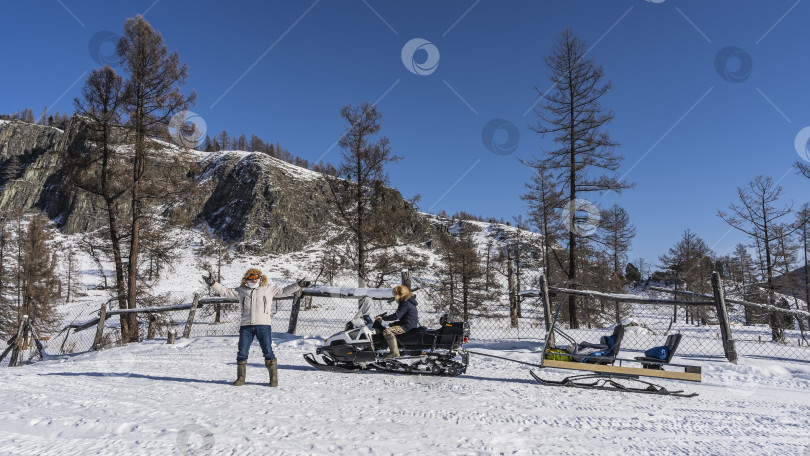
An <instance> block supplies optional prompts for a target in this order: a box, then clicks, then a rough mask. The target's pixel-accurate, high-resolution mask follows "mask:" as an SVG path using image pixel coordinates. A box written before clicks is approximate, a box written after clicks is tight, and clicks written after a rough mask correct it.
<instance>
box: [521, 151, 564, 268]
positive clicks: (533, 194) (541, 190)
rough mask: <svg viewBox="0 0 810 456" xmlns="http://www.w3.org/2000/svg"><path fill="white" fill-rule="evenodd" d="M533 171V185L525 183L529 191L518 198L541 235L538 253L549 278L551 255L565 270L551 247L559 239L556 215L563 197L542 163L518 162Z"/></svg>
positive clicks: (541, 161)
mask: <svg viewBox="0 0 810 456" xmlns="http://www.w3.org/2000/svg"><path fill="white" fill-rule="evenodd" d="M521 162H522V163H523V164H524V165H526V166H530V167H532V168H534V170H535V172H534V174H533V176H532V181H531V182H530V183H526V187H527V188H528V191H527V192H526V193H525V194H524V195H522V196H521V197H520V198H521V199H522V200H524V201H526V202H527V204H528V206H529V217H530V219H531V222H532V224H534V226H535V227H536V228H537V230H538V231H539V232H540V234H542V236H543V237H542V246H541V251H542V254H543V259H542V261H543V273H544V274H545V275H546V277H549V278H551V255H554V256H555V258H556V259H557V264H558V265H559V267H560V270H564V269H565V268H564V267H563V264H562V261H560V258H559V257H558V256H557V252H556V251H555V250H554V246H555V245H556V244H557V242H558V240H559V239H560V238H561V237H562V236H561V235H562V233H561V232H560V229H559V226H560V224H559V223H558V219H557V216H556V214H557V213H558V211H559V210H560V209H561V208H562V206H563V201H564V198H563V195H562V192H560V191H559V190H558V189H557V183H556V182H555V181H554V178H553V176H552V175H551V173H550V172H549V170H548V166H547V165H546V163H545V161H543V160H536V159H535V160H533V161H531V162H526V161H521Z"/></svg>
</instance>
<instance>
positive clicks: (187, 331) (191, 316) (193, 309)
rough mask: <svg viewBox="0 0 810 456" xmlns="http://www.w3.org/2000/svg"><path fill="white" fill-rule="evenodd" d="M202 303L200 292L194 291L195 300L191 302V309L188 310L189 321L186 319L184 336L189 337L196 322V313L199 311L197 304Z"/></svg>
mask: <svg viewBox="0 0 810 456" xmlns="http://www.w3.org/2000/svg"><path fill="white" fill-rule="evenodd" d="M199 303H200V294H199V293H194V302H193V303H192V304H191V310H189V311H188V321H186V329H185V330H183V338H184V339H188V338H189V336H190V335H191V325H193V324H194V315H195V314H196V313H197V305H199Z"/></svg>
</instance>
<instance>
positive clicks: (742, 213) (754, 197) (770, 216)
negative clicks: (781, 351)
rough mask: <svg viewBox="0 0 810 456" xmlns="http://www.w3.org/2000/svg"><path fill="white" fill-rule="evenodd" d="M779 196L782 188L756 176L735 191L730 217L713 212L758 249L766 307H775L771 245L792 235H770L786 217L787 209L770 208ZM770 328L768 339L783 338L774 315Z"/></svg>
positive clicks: (769, 180)
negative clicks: (769, 337) (767, 304)
mask: <svg viewBox="0 0 810 456" xmlns="http://www.w3.org/2000/svg"><path fill="white" fill-rule="evenodd" d="M781 193H782V187H780V186H778V185H777V184H775V183H774V182H773V179H771V178H770V177H765V176H757V177H756V178H755V179H754V180H753V181H751V182H749V183H748V186H747V187H745V188H743V187H737V196H738V198H739V199H740V202H739V203H731V204H730V205H729V211H730V213H727V212H725V211H718V212H717V215H718V216H719V217H720V218H722V219H723V221H725V222H726V223H728V224H729V225H730V226H731V227H732V228H734V229H737V230H739V231H742V232H743V233H745V234H747V235H748V236H749V237H751V238H752V239H753V240H754V241H755V242H756V243H757V244H758V245H759V246H761V249H760V252H761V255H760V257H761V258H762V263H763V266H764V276H765V280H766V287H767V293H768V297H767V299H768V301H769V303H770V304H775V300H774V294H773V293H774V281H773V278H774V276H773V271H774V252H773V245H772V243H773V242H775V241H778V240H779V239H780V238H781V237H784V236H788V235H790V234H791V233H792V231H791V230H782V231H781V232H780V234H778V235H777V234H775V233H774V228H775V226H776V225H778V224H779V223H780V222H779V221H778V220H779V219H780V218H782V217H784V216H785V215H787V214H789V213H790V206H783V207H781V208H777V207H775V206H774V204H775V203H776V202H777V200H778V199H779V195H780V194H781ZM770 326H771V337H772V339H773V340H774V341H781V340H782V339H783V337H784V331H783V330H782V328H781V326H780V325H779V321H778V316H777V314H776V313H774V312H771V316H770Z"/></svg>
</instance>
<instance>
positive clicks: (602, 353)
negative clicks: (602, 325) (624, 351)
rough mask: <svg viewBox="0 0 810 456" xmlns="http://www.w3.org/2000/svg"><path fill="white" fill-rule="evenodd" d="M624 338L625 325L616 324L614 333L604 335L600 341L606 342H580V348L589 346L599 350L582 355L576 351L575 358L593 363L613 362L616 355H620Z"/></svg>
mask: <svg viewBox="0 0 810 456" xmlns="http://www.w3.org/2000/svg"><path fill="white" fill-rule="evenodd" d="M622 339H624V325H616V327H615V328H614V329H613V334H611V335H610V336H605V337H602V340H601V341H600V342H605V343H599V344H592V343H589V342H581V343H580V344H579V348H580V349H586V348H589V349H597V350H598V351H597V352H594V353H588V354H585V355H582V356H577V354H576V353H575V354H574V360H576V361H580V362H583V363H591V364H613V362H614V361H615V359H616V357H617V356H619V350H620V349H621V345H622Z"/></svg>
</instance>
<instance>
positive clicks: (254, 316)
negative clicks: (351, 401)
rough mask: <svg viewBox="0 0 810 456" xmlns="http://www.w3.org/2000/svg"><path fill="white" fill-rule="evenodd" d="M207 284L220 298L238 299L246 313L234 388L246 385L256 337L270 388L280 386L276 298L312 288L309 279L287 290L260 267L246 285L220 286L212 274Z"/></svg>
mask: <svg viewBox="0 0 810 456" xmlns="http://www.w3.org/2000/svg"><path fill="white" fill-rule="evenodd" d="M203 280H205V283H206V284H207V285H208V286H209V287H211V289H212V290H213V291H214V292H215V293H216V294H218V295H220V296H222V297H224V298H238V299H239V305H240V307H241V310H242V318H241V321H240V324H239V349H238V352H237V354H236V381H235V382H233V385H234V386H242V385H244V384H245V373H246V370H247V359H248V351H249V350H250V344H252V343H253V338H254V337H255V338H256V339H259V345H261V347H262V354H263V355H264V365H265V366H266V367H267V371H268V372H269V373H270V384H269V386H278V361H277V360H276V355H275V354H273V346H272V335H271V330H270V317H271V315H272V308H273V298H279V297H282V296H289V295H291V294H293V293H295V292H296V291H298V290H300V289H301V288H303V287H307V286H309V283H308V282H307V281H305V280H299V281H298V282H297V283H293V284H291V285H288V286H286V287H284V288H281V287H278V286H276V285H274V284H272V283H269V282H268V281H267V276H265V275H264V274H262V271H261V270H259V269H256V268H250V269H248V270H247V272H245V275H244V276H243V277H242V285H241V286H240V287H237V288H227V287H224V286H222V285H221V284H219V283H217V282H216V281H215V280H214V279H213V278H212V277H211V276H210V275H209V276H207V277H206V276H203Z"/></svg>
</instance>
